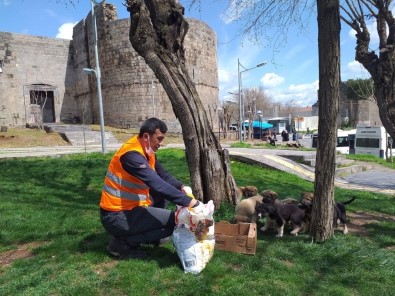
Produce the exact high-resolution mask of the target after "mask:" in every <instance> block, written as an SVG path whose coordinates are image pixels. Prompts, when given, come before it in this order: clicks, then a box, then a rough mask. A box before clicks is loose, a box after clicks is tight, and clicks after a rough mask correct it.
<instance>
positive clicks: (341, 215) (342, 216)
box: [333, 197, 355, 234]
mask: <svg viewBox="0 0 395 296" xmlns="http://www.w3.org/2000/svg"><path fill="white" fill-rule="evenodd" d="M354 199H355V197H353V198H351V199H350V200H348V201H345V202H336V203H335V209H334V211H333V227H334V228H335V229H336V228H337V227H338V226H339V220H340V222H342V223H343V226H344V228H343V233H344V234H347V233H348V228H347V214H346V207H345V205H348V204H350V203H352V202H353V201H354Z"/></svg>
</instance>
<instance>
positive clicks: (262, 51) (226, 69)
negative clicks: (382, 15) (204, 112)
mask: <svg viewBox="0 0 395 296" xmlns="http://www.w3.org/2000/svg"><path fill="white" fill-rule="evenodd" d="M74 2H75V5H74V6H72V5H70V4H68V5H65V4H59V3H56V0H34V1H32V0H0V31H5V32H12V33H20V34H29V35H34V36H46V37H54V38H55V37H56V38H66V39H70V38H71V36H72V27H73V26H74V25H75V24H76V23H77V22H78V21H80V20H81V19H83V18H84V17H86V15H87V14H88V13H89V11H90V9H91V6H90V0H75V1H74ZM122 2H123V0H113V1H107V3H113V4H115V5H116V6H117V8H118V18H120V19H122V18H128V17H129V15H128V13H127V11H126V8H125V7H124V6H123V5H122ZM226 2H227V1H220V0H218V1H211V0H202V5H201V7H200V9H199V10H198V9H194V10H189V9H186V10H185V16H187V17H193V18H196V19H199V20H201V21H204V22H205V23H207V24H208V25H209V26H210V27H211V28H212V29H213V30H214V31H215V32H216V34H217V39H218V51H217V52H218V78H219V90H220V93H219V98H220V100H226V99H231V97H232V96H231V95H229V94H228V92H235V93H237V92H238V80H237V74H238V72H237V66H238V59H239V60H240V63H241V64H242V65H243V66H244V67H246V68H247V69H249V68H253V67H254V66H256V65H257V64H259V63H261V62H263V61H266V62H267V64H266V65H265V66H263V67H259V68H256V69H253V70H250V71H247V72H245V73H243V74H242V83H243V87H244V88H245V87H263V89H264V90H265V91H266V92H267V93H268V94H269V95H270V97H271V98H272V100H273V101H274V102H280V103H287V102H293V103H294V104H297V105H299V106H311V105H312V104H314V103H315V102H316V101H317V88H318V45H317V39H318V37H317V23H316V16H315V15H313V16H312V18H313V19H312V20H310V22H309V26H308V28H307V30H306V31H304V32H303V34H301V32H299V31H298V30H296V29H293V28H291V29H290V31H289V33H288V38H287V42H286V43H283V44H282V45H281V47H280V48H277V49H273V46H272V44H270V43H268V42H267V41H266V40H261V45H256V44H254V43H252V42H250V41H248V40H247V39H246V38H244V40H241V39H240V38H238V37H237V35H238V32H239V28H238V26H237V24H235V23H232V22H229V20H228V19H226V18H225V17H224V12H225V10H226V6H225V4H226ZM181 3H185V2H184V1H181ZM371 32H372V31H371ZM374 38H375V37H374V34H373V36H372V39H374ZM354 56H355V37H353V34H352V32H350V28H349V27H347V25H346V24H344V23H342V33H341V78H342V80H343V81H345V80H347V79H356V78H369V75H368V74H367V72H366V71H365V70H364V69H363V68H362V67H361V66H360V64H359V63H358V62H356V61H355V60H354Z"/></svg>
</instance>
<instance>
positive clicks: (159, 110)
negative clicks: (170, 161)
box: [73, 4, 218, 132]
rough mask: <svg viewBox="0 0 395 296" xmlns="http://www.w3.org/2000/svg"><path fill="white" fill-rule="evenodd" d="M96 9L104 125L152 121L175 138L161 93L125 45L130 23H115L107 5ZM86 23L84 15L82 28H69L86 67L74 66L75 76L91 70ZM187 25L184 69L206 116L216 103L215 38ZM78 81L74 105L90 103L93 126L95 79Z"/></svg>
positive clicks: (125, 125) (149, 72)
mask: <svg viewBox="0 0 395 296" xmlns="http://www.w3.org/2000/svg"><path fill="white" fill-rule="evenodd" d="M99 8H100V7H99V6H98V7H97V9H96V10H95V14H96V18H97V20H96V22H97V30H98V39H99V43H98V52H99V66H100V69H101V87H102V100H103V111H104V112H103V113H104V122H105V124H106V125H110V126H114V127H121V128H131V127H138V126H140V124H141V123H142V122H143V121H144V120H145V119H147V118H149V117H152V116H155V117H158V118H160V119H162V120H164V121H165V122H166V124H167V125H168V127H169V131H173V132H180V131H181V127H180V124H179V122H178V120H177V119H176V117H175V115H174V112H173V109H172V106H171V102H170V100H169V98H168V96H167V94H166V92H165V91H164V89H163V87H162V86H161V85H160V83H159V81H158V79H157V78H156V77H155V75H154V73H153V71H152V70H151V68H149V67H148V65H147V64H146V63H145V61H144V59H143V58H142V57H141V56H139V54H138V53H137V52H136V51H135V50H134V49H133V47H132V45H131V43H130V41H129V27H130V20H129V19H120V20H119V19H117V10H116V8H115V7H114V6H113V5H112V4H106V5H105V6H104V9H99ZM91 22H92V19H91V15H90V14H89V15H88V16H87V18H86V20H85V22H80V24H78V25H77V26H75V28H74V34H73V39H74V40H81V42H78V43H76V44H75V48H76V49H77V51H78V52H83V53H85V54H84V55H85V56H86V63H85V64H84V63H83V61H82V59H81V63H78V64H77V68H76V71H77V72H78V73H82V68H83V67H89V68H95V67H96V63H95V52H94V38H93V37H94V36H93V35H92V26H91ZM188 22H189V23H190V31H189V32H188V34H187V36H186V38H185V42H184V45H185V51H186V60H187V67H188V69H189V75H190V77H191V78H192V80H193V82H194V83H195V85H196V88H197V91H198V93H199V95H200V98H201V100H202V103H203V105H204V106H205V108H207V110H208V111H209V110H211V109H213V108H214V109H215V107H216V104H217V102H218V82H217V81H218V72H217V51H216V48H217V42H216V35H215V33H214V32H213V31H212V30H211V29H210V28H209V27H208V26H207V25H205V24H204V23H202V22H199V21H196V20H188ZM82 40H85V41H84V42H82ZM77 44H78V45H77ZM82 45H84V47H83V46H82ZM77 46H78V47H77ZM78 75H81V74H78ZM80 78H81V83H80V85H79V86H78V87H77V88H76V98H77V101H78V102H79V105H82V104H83V102H84V101H86V100H88V101H89V102H91V104H90V105H91V106H92V112H91V117H92V120H93V122H98V121H99V106H98V100H97V99H96V98H97V88H96V85H97V83H96V79H95V77H94V75H92V76H89V77H88V76H85V75H82V76H80Z"/></svg>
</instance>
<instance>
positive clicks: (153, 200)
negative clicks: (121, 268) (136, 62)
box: [100, 118, 204, 259]
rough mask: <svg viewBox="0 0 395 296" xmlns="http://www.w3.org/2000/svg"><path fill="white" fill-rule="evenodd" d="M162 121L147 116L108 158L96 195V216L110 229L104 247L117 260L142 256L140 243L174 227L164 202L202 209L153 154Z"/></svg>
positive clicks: (164, 235) (157, 240)
mask: <svg viewBox="0 0 395 296" xmlns="http://www.w3.org/2000/svg"><path fill="white" fill-rule="evenodd" d="M166 132H167V126H166V124H165V123H164V122H163V121H161V120H159V119H157V118H149V119H147V120H146V121H145V122H144V123H143V125H142V126H141V128H140V132H139V134H138V135H135V136H134V137H132V138H130V139H129V140H128V141H127V142H126V143H124V144H123V146H122V147H121V148H120V149H119V150H118V151H117V152H116V153H115V155H114V156H113V158H112V159H111V161H110V164H109V166H108V170H107V173H106V176H105V178H104V186H103V189H102V194H101V200H100V218H101V222H102V224H103V227H104V229H105V230H106V231H107V232H108V233H109V234H110V242H109V244H108V246H107V250H108V252H109V253H110V254H112V255H114V256H116V257H119V258H120V259H129V258H144V257H146V254H145V252H144V251H143V250H141V249H140V248H139V247H140V244H141V243H154V245H159V243H160V240H161V239H164V238H169V236H171V235H172V233H173V230H174V227H175V225H176V224H175V212H174V211H171V210H167V209H165V203H166V201H171V202H173V203H175V204H177V205H180V206H184V207H186V206H188V207H193V208H195V209H194V212H197V213H198V212H200V211H201V210H203V209H204V206H203V203H200V202H199V201H197V200H196V199H192V198H191V197H189V196H188V195H187V194H186V192H185V189H184V185H183V184H182V183H181V182H180V181H178V180H177V179H175V178H174V177H173V176H171V175H170V174H169V173H168V172H167V171H166V170H165V169H164V168H163V167H162V165H161V164H160V162H159V161H158V159H157V158H156V154H155V152H156V151H157V150H158V149H159V147H160V146H162V145H163V140H164V138H165V133H166Z"/></svg>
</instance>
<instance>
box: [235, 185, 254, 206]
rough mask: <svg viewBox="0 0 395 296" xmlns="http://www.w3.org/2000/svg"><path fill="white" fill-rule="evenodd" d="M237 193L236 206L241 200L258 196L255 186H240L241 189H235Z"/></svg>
mask: <svg viewBox="0 0 395 296" xmlns="http://www.w3.org/2000/svg"><path fill="white" fill-rule="evenodd" d="M236 191H237V201H236V204H238V203H239V202H240V201H241V200H242V198H243V197H244V198H248V197H251V196H255V195H257V194H258V188H256V187H255V186H242V187H236Z"/></svg>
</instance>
